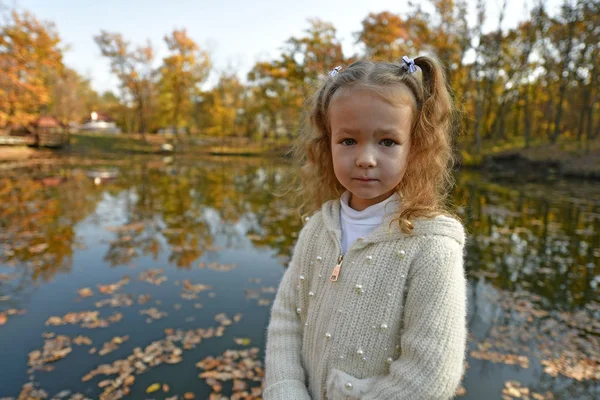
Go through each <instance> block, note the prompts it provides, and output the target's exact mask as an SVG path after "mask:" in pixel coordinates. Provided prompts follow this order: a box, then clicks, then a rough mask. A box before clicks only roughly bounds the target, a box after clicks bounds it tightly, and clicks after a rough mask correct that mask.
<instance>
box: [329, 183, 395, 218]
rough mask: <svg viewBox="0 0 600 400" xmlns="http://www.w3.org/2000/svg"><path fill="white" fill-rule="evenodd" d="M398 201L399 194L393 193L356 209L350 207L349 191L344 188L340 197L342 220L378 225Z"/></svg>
mask: <svg viewBox="0 0 600 400" xmlns="http://www.w3.org/2000/svg"><path fill="white" fill-rule="evenodd" d="M399 201H400V196H399V195H398V193H394V194H392V195H391V196H390V197H388V198H387V199H385V200H383V201H381V202H379V203H377V204H373V205H372V206H369V207H367V208H365V209H364V210H362V211H357V210H355V209H353V208H352V207H350V192H349V191H347V190H346V191H345V192H344V194H342V197H341V198H340V206H341V209H340V212H341V216H342V220H344V221H346V222H350V223H352V224H357V225H379V224H380V223H381V221H382V220H383V218H385V216H386V214H388V213H391V212H393V210H394V208H395V207H396V206H398V204H397V202H399Z"/></svg>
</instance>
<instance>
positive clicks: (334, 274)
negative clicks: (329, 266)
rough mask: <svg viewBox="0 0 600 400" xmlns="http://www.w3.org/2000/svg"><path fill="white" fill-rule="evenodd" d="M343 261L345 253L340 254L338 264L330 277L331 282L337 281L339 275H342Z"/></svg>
mask: <svg viewBox="0 0 600 400" xmlns="http://www.w3.org/2000/svg"><path fill="white" fill-rule="evenodd" d="M343 261H344V255H343V254H340V256H339V257H338V261H337V264H336V266H335V268H334V269H333V272H332V273H331V277H330V278H329V280H330V281H331V282H337V280H338V276H340V270H341V269H342V262H343Z"/></svg>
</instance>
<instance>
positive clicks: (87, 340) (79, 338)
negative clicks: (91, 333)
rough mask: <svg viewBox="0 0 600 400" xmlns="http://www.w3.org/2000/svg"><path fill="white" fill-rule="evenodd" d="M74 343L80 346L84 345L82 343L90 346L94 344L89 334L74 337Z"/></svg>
mask: <svg viewBox="0 0 600 400" xmlns="http://www.w3.org/2000/svg"><path fill="white" fill-rule="evenodd" d="M73 343H75V344H76V345H78V346H82V345H87V346H90V345H91V344H92V339H90V338H89V337H87V336H81V335H79V336H77V337H76V338H74V339H73Z"/></svg>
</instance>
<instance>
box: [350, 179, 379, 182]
mask: <svg viewBox="0 0 600 400" xmlns="http://www.w3.org/2000/svg"><path fill="white" fill-rule="evenodd" d="M354 179H356V180H357V181H361V182H374V181H376V180H377V179H375V178H354Z"/></svg>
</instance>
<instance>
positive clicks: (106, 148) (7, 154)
mask: <svg viewBox="0 0 600 400" xmlns="http://www.w3.org/2000/svg"><path fill="white" fill-rule="evenodd" d="M217 140H218V139H217ZM217 140H215V139H204V140H203V139H196V140H193V141H192V140H184V141H181V142H175V151H164V150H163V149H162V145H163V144H166V143H169V142H171V143H173V142H172V141H169V140H168V138H166V137H163V136H157V135H146V138H145V139H142V137H141V135H138V134H135V135H126V136H120V137H119V136H107V135H73V137H72V138H71V141H70V144H69V145H67V146H66V147H64V148H62V149H46V148H42V149H40V148H33V147H28V146H0V168H1V169H4V170H6V169H10V166H9V165H10V164H14V165H15V166H18V165H23V164H36V163H38V162H39V163H52V162H53V161H57V160H58V159H61V158H68V159H102V158H104V159H115V158H122V157H123V156H148V155H162V156H169V157H182V158H189V157H194V156H202V157H206V156H209V157H219V158H221V157H248V158H255V157H256V158H258V157H267V158H281V159H286V158H289V151H290V147H289V145H286V143H285V142H282V141H280V142H266V143H260V141H254V142H250V141H249V140H247V139H237V138H228V139H227V143H224V142H225V141H224V140H223V141H221V142H217ZM236 141H237V143H236ZM288 143H289V142H288ZM587 147H588V148H587V149H580V148H579V147H578V146H577V143H562V144H555V145H549V144H545V145H540V146H536V147H531V148H528V149H522V148H519V149H517V148H513V149H507V150H501V151H492V152H488V153H487V154H484V155H483V156H481V157H479V158H478V159H475V158H474V157H472V156H471V155H470V154H469V153H464V152H463V153H461V155H460V157H459V158H460V160H459V162H458V166H459V167H458V169H459V170H461V169H464V170H477V171H481V172H485V173H489V174H490V175H492V176H494V177H495V178H498V179H503V178H506V179H526V180H543V179H555V178H576V179H585V180H600V140H595V141H593V142H591V143H589V144H588V146H587Z"/></svg>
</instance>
